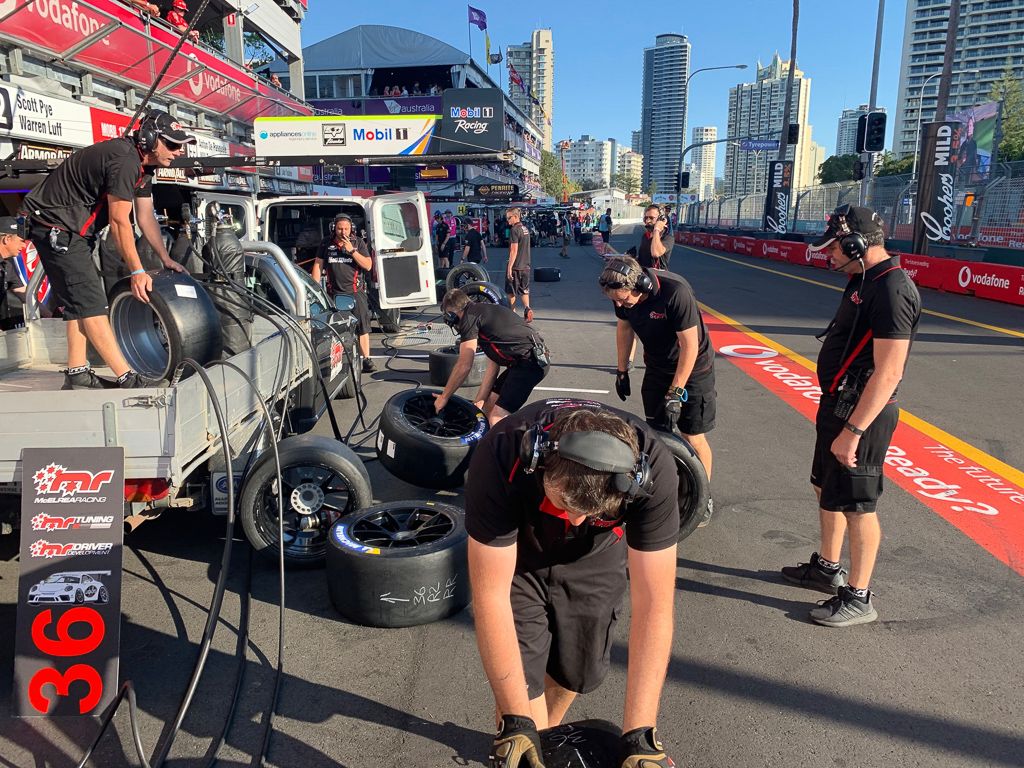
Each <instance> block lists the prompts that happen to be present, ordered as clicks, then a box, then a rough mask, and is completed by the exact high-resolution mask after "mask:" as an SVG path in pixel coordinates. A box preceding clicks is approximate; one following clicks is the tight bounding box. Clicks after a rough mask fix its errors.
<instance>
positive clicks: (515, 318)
mask: <svg viewBox="0 0 1024 768" xmlns="http://www.w3.org/2000/svg"><path fill="white" fill-rule="evenodd" d="M441 311H442V312H444V321H445V322H446V323H447V324H448V325H449V326H451V329H452V330H453V331H455V333H457V334H458V335H459V339H460V343H459V360H458V362H457V363H456V364H455V368H454V370H453V371H452V373H451V376H449V377H448V383H447V384H446V385H445V388H444V391H443V392H442V393H441V394H440V395H435V396H434V397H435V398H436V399H435V401H434V407H435V408H436V409H437V412H438V413H440V412H441V409H442V408H444V407H445V406H446V405H447V404H448V400H449V399H450V398H451V396H452V395H454V394H455V392H456V390H458V388H459V387H460V386H461V385H462V382H463V381H465V380H466V376H468V375H469V372H470V371H471V370H472V369H473V357H474V355H476V350H477V347H478V346H480V347H482V348H483V351H484V354H485V355H487V370H486V371H485V372H484V377H483V381H481V382H480V388H479V389H478V390H477V393H476V398H475V402H476V406H477V407H478V408H480V409H481V410H482V411H483V412H484V414H485V415H486V416H487V420H488V421H489V422H490V424H491V426H494V425H495V424H497V423H498V422H499V421H501V420H502V419H503V418H505V417H506V416H508V415H509V414H510V413H515V412H516V411H518V410H519V409H520V408H522V406H523V403H525V402H526V401H527V400H528V399H529V398H530V393H532V392H533V388H534V387H536V386H537V385H538V384H539V383H540V382H541V380H543V378H544V377H545V376H547V373H548V357H547V348H546V347H545V346H544V340H543V339H542V338H541V337H540V334H539V333H537V331H535V330H534V329H533V328H531V327H530V326H529V325H528V324H527V323H526V321H525V320H523V319H522V318H520V317H519V315H517V314H516V313H515V312H513V311H512V310H511V309H508V308H506V307H502V306H499V305H497V304H485V303H483V302H473V301H470V300H469V296H467V295H466V293H465V292H464V291H462V290H460V289H458V288H455V289H452V290H450V291H448V293H446V294H445V295H444V301H442V302H441ZM502 368H504V369H505V370H504V371H501V369H502ZM499 371H501V374H500V375H499Z"/></svg>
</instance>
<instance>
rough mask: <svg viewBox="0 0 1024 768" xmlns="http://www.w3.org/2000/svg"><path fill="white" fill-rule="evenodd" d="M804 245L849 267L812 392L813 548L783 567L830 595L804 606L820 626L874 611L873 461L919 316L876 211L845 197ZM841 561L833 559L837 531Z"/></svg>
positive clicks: (845, 623) (886, 435)
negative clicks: (804, 558)
mask: <svg viewBox="0 0 1024 768" xmlns="http://www.w3.org/2000/svg"><path fill="white" fill-rule="evenodd" d="M811 247H812V248H814V249H815V250H818V251H825V253H827V254H828V257H829V262H830V264H831V266H832V268H833V269H835V270H836V271H838V272H845V273H846V274H848V275H849V276H850V281H849V283H847V286H846V290H845V291H843V297H842V299H841V300H840V302H839V309H838V310H837V311H836V314H835V317H834V318H833V319H832V322H831V323H829V326H828V329H827V330H826V331H825V334H824V337H825V338H824V343H823V344H822V346H821V351H820V352H819V353H818V384H819V386H820V387H821V392H822V395H821V401H820V403H819V405H818V414H817V418H816V420H815V425H816V431H817V440H816V442H815V446H814V461H813V463H812V466H811V484H812V485H813V486H814V492H815V493H816V494H817V496H818V519H819V521H820V524H821V549H820V550H819V551H818V552H815V553H814V554H812V555H811V560H810V562H809V563H800V564H799V565H796V566H786V567H784V568H783V569H782V576H783V578H785V579H786V580H787V581H789V582H792V583H794V584H798V585H800V586H802V587H806V588H808V589H815V590H818V591H820V592H825V593H826V594H831V595H835V597H833V598H832V599H831V600H829V601H828V602H826V603H825V604H824V605H821V606H819V607H817V608H813V609H811V612H810V617H811V620H812V621H814V622H816V623H818V624H822V625H824V626H826V627H849V626H854V625H857V624H867V623H868V622H872V621H875V619H877V618H878V611H877V610H876V609H875V605H874V600H873V599H872V595H871V591H870V590H869V588H868V586H869V584H870V581H871V575H872V572H873V571H874V566H875V558H876V557H877V555H878V547H879V544H880V542H881V537H882V532H881V527H880V526H879V523H878V515H877V514H876V513H875V507H876V503H877V501H878V499H879V497H880V496H881V495H882V465H883V463H884V462H885V455H886V452H887V451H888V450H889V442H890V441H891V440H892V434H893V432H894V431H895V429H896V423H897V422H898V421H899V417H900V409H899V405H898V404H897V401H896V390H897V387H898V386H899V383H900V380H901V379H902V378H903V372H904V369H905V368H906V364H907V357H908V356H909V354H910V346H911V344H912V343H913V340H914V336H915V334H916V333H917V326H918V322H919V321H920V319H921V295H920V294H919V293H918V290H917V286H915V285H914V283H913V282H912V281H911V280H910V277H909V276H908V275H907V273H906V272H904V271H903V270H902V269H901V268H900V266H899V263H898V262H897V261H896V260H895V259H893V258H891V257H890V256H889V254H888V253H887V252H886V250H885V230H884V227H883V223H882V217H881V216H879V215H878V214H877V213H875V212H874V211H872V210H871V209H870V208H860V207H857V206H850V205H844V206H841V207H839V208H837V209H836V211H835V212H834V213H833V214H832V216H831V217H830V218H829V222H828V227H826V229H825V233H824V235H823V236H822V237H821V238H819V239H818V240H817V241H816V242H814V243H812V245H811ZM847 532H849V535H850V570H849V572H847V570H846V569H844V568H842V567H841V566H840V562H839V559H840V555H841V552H842V548H843V539H844V538H845V535H846V533H847Z"/></svg>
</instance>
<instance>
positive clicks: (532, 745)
mask: <svg viewBox="0 0 1024 768" xmlns="http://www.w3.org/2000/svg"><path fill="white" fill-rule="evenodd" d="M522 762H525V765H526V766H527V767H528V768H544V756H543V753H542V752H541V748H540V734H539V733H537V725H536V724H535V723H534V722H533V720H532V719H531V718H529V717H523V716H522V715H502V716H501V727H500V728H499V729H498V734H497V735H496V736H495V737H494V743H493V744H492V745H491V754H490V755H489V756H488V765H489V766H490V768H520V764H521V763H522Z"/></svg>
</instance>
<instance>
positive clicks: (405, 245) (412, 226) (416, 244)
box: [374, 202, 423, 251]
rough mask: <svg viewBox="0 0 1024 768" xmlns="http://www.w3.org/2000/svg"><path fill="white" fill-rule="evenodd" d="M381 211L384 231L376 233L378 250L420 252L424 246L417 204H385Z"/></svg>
mask: <svg viewBox="0 0 1024 768" xmlns="http://www.w3.org/2000/svg"><path fill="white" fill-rule="evenodd" d="M380 209H381V214H380V215H381V223H382V227H381V229H382V230H383V231H382V232H375V233H374V238H375V243H374V245H375V246H376V247H377V250H385V249H389V250H393V249H396V248H400V249H401V250H403V251H418V250H419V249H420V248H421V247H422V246H423V234H422V232H420V217H419V215H418V213H417V210H416V204H415V203H411V202H404V203H383V204H382V205H381V207H380Z"/></svg>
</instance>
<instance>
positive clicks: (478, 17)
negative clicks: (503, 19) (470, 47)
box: [466, 5, 487, 32]
mask: <svg viewBox="0 0 1024 768" xmlns="http://www.w3.org/2000/svg"><path fill="white" fill-rule="evenodd" d="M466 7H467V8H469V23H470V24H476V27H477V29H479V30H480V31H481V32H483V31H484V30H485V29H487V14H486V13H484V12H483V11H481V10H480V9H479V8H474V7H473V6H472V5H468V6H466Z"/></svg>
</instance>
